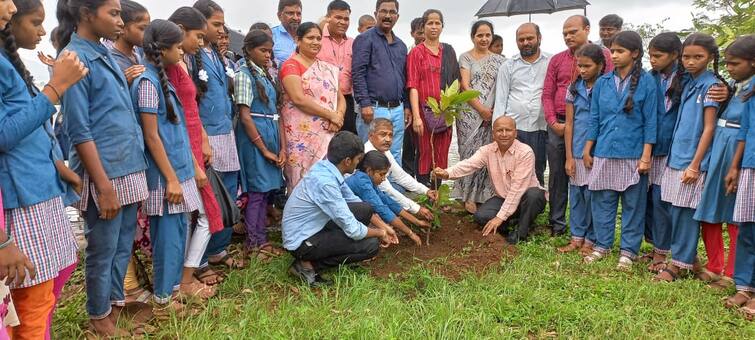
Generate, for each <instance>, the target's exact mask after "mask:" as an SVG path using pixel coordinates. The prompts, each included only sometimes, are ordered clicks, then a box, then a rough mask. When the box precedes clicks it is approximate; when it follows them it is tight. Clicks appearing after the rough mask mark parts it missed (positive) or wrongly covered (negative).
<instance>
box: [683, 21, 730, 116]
mask: <svg viewBox="0 0 755 340" xmlns="http://www.w3.org/2000/svg"><path fill="white" fill-rule="evenodd" d="M687 46H700V47H702V48H703V49H704V50H705V51H707V52H708V53H709V54H710V55H711V56H713V74H714V75H715V76H716V78H718V80H720V81H721V83H723V84H724V86H726V88H727V89H729V97H730V98H731V96H732V94H733V93H734V90H733V89H732V88H731V86H729V83H728V82H727V81H726V79H724V77H722V76H721V74H720V73H719V72H718V62H719V61H720V59H721V53H719V52H718V44H716V39H713V37H711V36H710V35H708V34H705V33H692V34H690V35H689V36H688V37H687V39H684V43H683V44H682V51H683V50H684V48H685V47H687ZM723 109H724V108H723V107H722V108H721V109H720V111H719V112H723Z"/></svg>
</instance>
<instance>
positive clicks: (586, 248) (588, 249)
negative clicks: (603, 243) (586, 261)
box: [579, 242, 593, 257]
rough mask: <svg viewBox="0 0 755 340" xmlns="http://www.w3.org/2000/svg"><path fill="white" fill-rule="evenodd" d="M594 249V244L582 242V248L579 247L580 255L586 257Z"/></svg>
mask: <svg viewBox="0 0 755 340" xmlns="http://www.w3.org/2000/svg"><path fill="white" fill-rule="evenodd" d="M592 250H593V249H592V244H588V243H587V242H585V243H583V244H582V248H579V255H581V256H582V257H585V256H587V255H590V254H591V253H592Z"/></svg>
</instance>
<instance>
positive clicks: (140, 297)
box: [125, 287, 152, 304]
mask: <svg viewBox="0 0 755 340" xmlns="http://www.w3.org/2000/svg"><path fill="white" fill-rule="evenodd" d="M125 293H126V303H127V304H128V303H131V302H141V303H147V302H149V299H150V298H151V297H152V293H150V292H149V291H148V290H146V289H144V288H141V287H139V288H137V289H134V290H132V291H131V292H129V291H126V292H125Z"/></svg>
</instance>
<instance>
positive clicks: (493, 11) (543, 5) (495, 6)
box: [476, 0, 590, 18]
mask: <svg viewBox="0 0 755 340" xmlns="http://www.w3.org/2000/svg"><path fill="white" fill-rule="evenodd" d="M589 4H590V3H589V2H587V1H586V0H488V2H486V3H485V4H484V5H482V8H480V10H479V11H477V14H476V16H477V17H478V18H485V17H498V16H505V17H510V16H514V15H522V14H529V15H530V16H531V15H532V14H537V13H547V14H551V13H553V12H558V11H566V10H570V9H584V10H586V9H587V5H589Z"/></svg>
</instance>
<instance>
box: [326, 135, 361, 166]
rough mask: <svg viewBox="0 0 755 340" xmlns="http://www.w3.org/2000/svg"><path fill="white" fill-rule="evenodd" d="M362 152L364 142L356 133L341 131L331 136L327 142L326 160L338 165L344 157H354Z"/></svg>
mask: <svg viewBox="0 0 755 340" xmlns="http://www.w3.org/2000/svg"><path fill="white" fill-rule="evenodd" d="M363 153H364V144H362V140H361V139H360V138H359V137H357V135H355V134H353V133H351V132H349V131H341V132H338V133H336V135H335V136H333V139H331V140H330V144H328V160H329V161H330V162H331V163H333V164H335V165H338V164H340V163H341V161H343V160H344V159H346V158H354V157H356V156H359V155H361V154H363Z"/></svg>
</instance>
